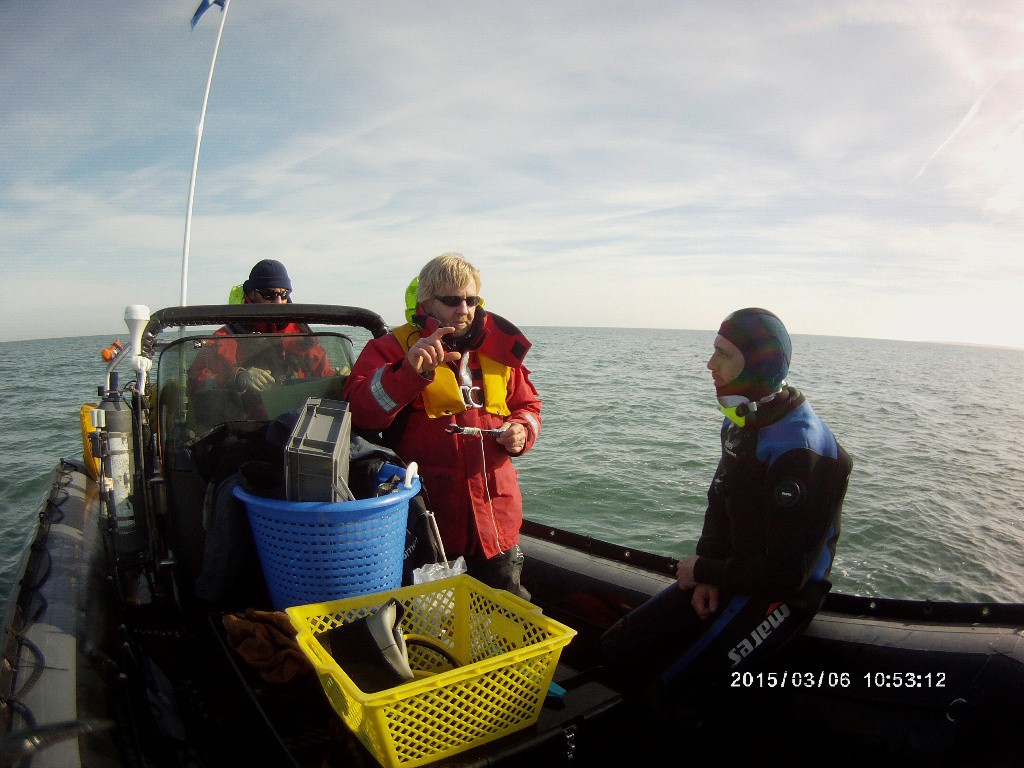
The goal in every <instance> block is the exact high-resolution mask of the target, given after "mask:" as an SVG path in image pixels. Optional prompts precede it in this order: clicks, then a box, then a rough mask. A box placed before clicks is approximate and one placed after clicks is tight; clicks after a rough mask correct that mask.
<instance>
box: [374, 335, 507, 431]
mask: <svg viewBox="0 0 1024 768" xmlns="http://www.w3.org/2000/svg"><path fill="white" fill-rule="evenodd" d="M391 333H393V334H394V336H395V338H396V339H398V343H399V344H401V345H402V349H403V350H404V351H405V352H406V353H407V354H408V352H409V347H411V346H412V345H413V344H415V343H416V342H417V341H418V340H419V338H420V335H421V334H422V333H423V329H422V328H420V327H419V326H418V325H416V324H414V323H406V324H405V325H403V326H401V327H400V328H396V329H395V330H393V331H392V332H391ZM477 357H478V358H479V359H480V370H481V371H482V372H483V377H484V382H483V383H484V410H485V411H487V412H488V413H493V414H494V415H496V416H508V415H509V414H511V413H512V411H510V410H509V408H508V403H507V402H506V399H507V396H508V380H509V378H511V376H512V369H511V368H509V367H508V366H507V365H503V364H502V363H499V362H497V361H496V360H492V359H491V358H489V357H488V356H487V355H480V354H478V355H477ZM420 396H421V397H422V398H423V406H424V408H425V409H426V411H427V416H429V417H430V418H432V419H436V418H438V417H439V416H451V415H453V414H456V413H462V412H463V411H465V410H466V409H467V406H466V403H465V401H464V400H463V399H462V390H461V389H460V388H459V380H458V379H457V378H455V371H453V370H452V369H451V368H450V367H449V366H447V365H439V366H438V367H437V369H436V370H435V371H434V380H433V381H432V382H430V384H428V385H427V388H426V389H424V390H423V392H421V393H420Z"/></svg>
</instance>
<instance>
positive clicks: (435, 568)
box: [412, 555, 466, 584]
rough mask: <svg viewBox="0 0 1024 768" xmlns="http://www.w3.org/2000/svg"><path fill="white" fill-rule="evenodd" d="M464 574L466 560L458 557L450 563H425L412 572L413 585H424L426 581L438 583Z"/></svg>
mask: <svg viewBox="0 0 1024 768" xmlns="http://www.w3.org/2000/svg"><path fill="white" fill-rule="evenodd" d="M465 572H466V558H464V557H463V556H462V555H459V556H458V557H457V558H455V560H454V561H453V562H451V563H449V562H447V561H446V562H443V563H427V564H426V565H421V566H420V567H419V568H416V569H415V570H414V571H413V572H412V583H413V584H426V583H427V582H428V581H440V580H441V579H447V578H448V577H449V576H458V575H459V574H460V573H465Z"/></svg>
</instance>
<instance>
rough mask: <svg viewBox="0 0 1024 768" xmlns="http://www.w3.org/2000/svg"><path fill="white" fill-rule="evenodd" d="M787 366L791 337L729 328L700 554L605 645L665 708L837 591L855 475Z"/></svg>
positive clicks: (717, 368)
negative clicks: (832, 574) (649, 681)
mask: <svg viewBox="0 0 1024 768" xmlns="http://www.w3.org/2000/svg"><path fill="white" fill-rule="evenodd" d="M791 355H792V343H791V341H790V338H789V334H788V332H787V331H786V328H785V326H784V325H783V324H782V321H781V320H779V318H778V317H776V316H775V315H774V314H772V313H771V312H769V311H767V310H764V309H758V308H749V309H741V310H739V311H737V312H733V313H732V314H730V315H729V316H728V317H727V318H726V319H725V320H724V321H723V322H722V325H721V328H720V329H719V331H718V336H717V337H716V338H715V341H714V353H713V354H712V355H711V358H710V360H708V364H707V367H708V369H709V370H710V371H711V374H712V378H713V379H714V383H715V391H716V394H717V396H718V402H719V406H720V408H721V410H722V412H723V413H724V414H725V419H724V420H723V424H722V433H721V440H722V457H721V460H720V461H719V464H718V469H717V470H716V472H715V476H714V479H713V480H712V482H711V487H710V489H709V490H708V507H707V511H706V513H705V516H704V527H703V530H702V532H701V536H700V540H699V541H698V542H697V547H696V554H695V555H693V556H691V557H688V558H686V559H684V560H681V561H680V562H679V563H678V565H677V568H676V577H677V583H676V584H675V585H673V586H672V587H669V588H668V589H666V590H664V591H663V592H661V593H659V594H657V595H655V596H654V597H652V598H651V599H650V600H649V601H648V602H646V603H644V604H643V605H642V606H640V607H639V608H637V609H636V610H634V611H632V612H631V613H629V614H627V615H626V616H624V617H623V618H622V619H620V620H619V622H618V623H616V624H615V625H614V626H613V627H612V628H611V629H609V630H608V631H607V632H606V633H605V635H604V636H603V637H602V646H603V649H604V652H605V655H606V656H607V658H608V659H609V660H610V661H612V662H617V663H620V664H623V665H626V666H627V667H631V668H634V669H635V668H639V669H641V670H644V671H647V672H654V673H655V675H656V676H655V681H654V682H655V685H656V692H657V693H658V694H659V695H660V696H661V697H663V700H664V701H666V702H671V701H678V700H679V699H680V697H681V696H684V695H686V696H689V695H692V694H695V693H698V692H699V691H701V690H703V689H705V688H706V686H708V685H710V684H713V683H715V682H720V681H723V680H725V679H727V678H728V675H729V673H730V672H731V671H734V670H737V669H743V668H744V667H746V666H747V665H749V664H750V663H752V662H754V661H756V660H758V659H760V658H762V657H764V656H765V655H766V654H767V653H769V652H771V651H772V650H774V649H777V648H778V647H779V646H780V645H782V644H783V643H785V642H786V641H788V640H790V639H792V638H793V637H794V636H795V635H797V634H798V633H799V632H800V631H802V630H803V629H804V628H805V627H806V626H807V624H808V623H809V622H810V620H811V618H813V616H814V614H815V613H816V612H817V610H818V609H819V608H820V607H821V604H822V602H823V601H824V599H825V595H826V594H827V593H828V591H829V589H830V588H831V583H830V582H829V580H828V576H829V571H830V569H831V566H832V560H833V558H834V556H835V547H836V541H837V539H838V538H839V525H840V516H841V511H842V503H843V498H844V496H845V494H846V488H847V481H848V479H849V475H850V471H851V469H852V466H853V463H852V461H851V459H850V457H849V456H848V455H847V453H846V451H844V450H843V448H842V446H840V445H839V443H838V442H837V441H836V439H835V437H834V436H833V435H832V432H831V431H830V430H829V428H828V427H827V426H826V425H825V423H824V422H823V421H822V420H821V419H820V418H818V416H817V415H816V414H815V413H814V411H813V410H812V409H811V406H810V403H808V402H807V400H806V399H805V398H804V396H803V395H802V394H801V393H800V392H799V391H797V390H796V389H794V388H793V387H790V386H787V385H786V382H785V377H786V374H787V373H788V371H789V362H790V358H791Z"/></svg>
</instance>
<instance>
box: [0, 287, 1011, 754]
mask: <svg viewBox="0 0 1024 768" xmlns="http://www.w3.org/2000/svg"><path fill="white" fill-rule="evenodd" d="M126 319H127V320H128V321H129V331H130V333H131V336H132V340H131V343H130V344H128V345H125V346H124V348H123V349H121V350H119V351H117V352H116V354H115V356H114V357H113V359H112V360H111V362H110V363H109V365H108V367H107V371H106V376H105V379H104V380H103V381H102V382H101V385H102V386H101V388H100V392H101V394H102V401H101V402H100V403H99V404H97V405H95V406H93V405H88V406H86V408H85V409H83V410H84V411H85V410H87V411H88V415H89V424H90V425H91V426H82V429H83V431H84V433H86V434H87V435H88V439H87V440H86V442H85V443H84V446H83V456H82V457H81V459H78V458H74V459H67V458H61V459H60V460H59V461H58V463H57V464H56V466H55V469H54V471H53V477H52V483H51V487H50V488H49V490H48V492H47V493H46V495H45V498H44V499H43V500H42V502H41V504H40V507H39V513H38V525H37V529H36V532H35V535H34V537H33V538H32V540H31V543H30V545H29V546H28V547H27V549H26V552H25V555H24V559H23V563H22V565H21V569H20V579H19V581H18V584H17V589H16V593H15V594H14V595H13V596H12V598H11V599H10V602H9V605H8V610H7V616H6V620H5V626H6V635H5V643H4V664H3V668H2V671H0V701H2V704H3V708H2V712H3V736H2V739H0V765H19V764H21V765H27V764H29V763H31V765H32V766H35V767H36V768H38V767H39V766H62V767H64V768H67V767H71V766H212V765H217V766H222V765H250V766H264V765H266V766H303V767H305V766H372V765H376V764H377V762H376V760H375V759H374V757H373V755H372V754H371V753H369V752H368V751H367V749H366V748H365V747H364V745H363V743H361V742H360V741H359V740H357V739H355V738H353V736H352V734H351V733H350V732H349V731H348V729H346V728H345V727H344V725H343V724H342V722H341V720H340V719H339V717H338V715H337V713H336V712H335V710H334V709H333V708H332V707H331V706H330V705H329V702H328V698H327V697H326V696H325V693H324V690H323V688H322V687H321V685H320V682H319V681H318V680H317V678H316V676H311V675H298V676H295V677H293V678H291V679H290V680H288V681H286V682H277V683H272V682H269V681H268V680H267V679H266V678H265V677H264V676H261V675H260V674H259V672H258V670H257V669H256V668H254V667H253V666H252V665H251V664H249V663H247V661H246V659H245V658H243V656H242V655H241V654H240V653H239V651H238V649H237V647H236V646H235V645H233V644H232V643H231V641H230V638H228V636H227V633H226V632H225V623H224V618H225V616H226V615H228V613H229V612H231V611H233V610H238V609H240V608H242V607H250V608H255V609H259V610H262V611H266V612H268V613H269V612H273V610H274V606H273V605H271V604H270V602H269V601H268V598H267V592H266V588H265V584H264V583H263V582H262V580H261V579H260V577H259V574H258V573H257V574H256V576H255V577H253V578H251V579H250V580H249V581H244V580H243V579H241V578H239V580H238V581H239V583H236V584H234V585H233V586H235V587H238V588H240V591H239V593H240V594H245V595H246V598H245V600H244V601H240V602H236V604H234V605H231V604H226V603H225V602H224V601H221V602H218V601H209V600H206V599H203V598H202V597H201V596H200V595H198V594H197V590H196V587H195V584H196V579H197V576H198V575H199V574H201V573H202V572H203V569H204V565H205V564H204V557H205V554H204V544H205V542H204V536H205V529H204V518H203V510H204V508H205V507H204V503H205V502H204V499H205V497H206V493H207V488H208V485H209V482H210V481H209V480H208V473H204V472H202V471H200V469H199V466H198V464H197V458H196V451H197V446H198V445H200V444H202V445H205V446H207V447H208V446H209V445H210V444H209V441H208V440H207V442H205V443H204V442H203V441H204V439H205V438H206V437H207V436H208V435H210V434H213V433H216V431H217V430H218V429H221V428H223V427H224V426H225V425H226V424H235V425H237V424H242V425H249V426H252V425H257V426H258V425H260V424H263V425H266V424H267V423H269V422H270V421H271V420H274V419H276V418H277V417H279V416H280V415H281V414H284V413H290V412H293V411H294V410H295V409H296V408H300V407H301V406H302V405H303V404H304V403H305V402H307V398H310V397H321V398H328V399H331V398H336V397H338V395H339V393H340V385H341V383H342V382H343V381H344V376H345V374H346V373H347V370H348V369H349V367H350V365H351V363H352V362H353V360H354V356H355V355H354V349H353V346H354V344H353V335H354V334H357V333H358V334H365V333H369V334H370V335H372V336H374V337H377V336H380V335H382V334H384V333H387V330H388V329H387V326H386V325H385V323H384V322H383V320H382V319H381V318H380V316H379V315H377V314H376V313H374V312H372V311H370V310H366V309H362V308H357V307H342V306H332V305H302V304H287V305H270V304H267V305H224V306H193V307H171V308H167V309H162V310H159V311H157V312H155V313H152V314H150V313H149V312H148V310H146V309H145V308H140V307H134V308H129V310H128V311H127V312H126ZM268 322H270V323H277V324H284V323H296V324H299V325H300V327H301V328H309V330H308V331H306V330H302V331H301V332H300V333H297V334H291V335H290V337H294V338H295V339H296V340H297V342H301V343H302V344H304V345H306V346H307V347H308V346H309V345H310V344H314V343H315V344H318V345H321V346H322V347H323V348H324V349H325V350H327V353H328V356H329V358H330V360H331V363H332V366H333V372H332V375H330V376H325V377H320V378H316V377H302V376H299V377H296V378H295V379H291V380H287V381H285V380H284V379H283V378H282V381H281V382H280V386H279V387H277V388H276V389H275V391H274V392H273V393H267V394H268V395H269V394H273V397H269V396H261V397H260V398H259V400H258V402H252V401H250V402H246V401H245V399H244V398H241V397H240V396H239V395H238V393H237V392H235V391H233V390H229V389H204V388H201V387H197V386H196V382H195V381H194V377H193V376H192V371H193V369H194V365H195V361H196V358H197V357H198V356H199V355H201V354H203V353H204V350H207V349H209V347H210V345H211V344H215V343H216V342H217V339H218V338H225V337H215V336H214V335H213V334H212V332H211V330H209V329H210V328H214V327H218V326H233V327H238V324H243V325H244V324H248V323H268ZM204 328H205V329H206V330H203V329H204ZM227 338H232V339H237V342H238V343H239V344H254V343H265V340H266V339H267V338H270V337H268V336H260V335H258V334H256V335H248V336H244V335H243V336H237V337H235V336H229V337H227ZM125 364H127V366H126V367H128V366H130V371H129V375H131V372H132V371H134V376H135V378H134V380H130V381H128V382H127V383H126V384H124V385H123V386H122V385H121V383H120V376H119V371H118V369H119V368H120V367H121V366H122V365H125ZM95 411H100V412H102V414H103V416H102V418H101V417H99V416H94V415H93V413H94V412H95ZM84 420H85V417H84V416H83V425H84V424H85V421H84ZM101 422H102V423H101ZM80 426H81V425H78V424H69V425H68V428H69V429H75V430H77V429H79V428H80ZM104 431H105V432H106V433H108V434H109V435H112V437H110V438H109V439H108V441H107V443H106V447H105V448H104V444H103V443H102V442H101V441H98V440H96V439H94V437H93V435H94V433H95V432H104ZM115 438H116V439H115ZM118 446H120V450H118ZM93 449H95V450H93ZM221 450H223V451H224V453H223V454H217V453H216V452H214V455H213V456H212V460H213V461H214V462H217V461H223V462H229V460H230V457H229V456H228V455H227V451H226V449H224V448H223V445H221ZM104 452H105V453H104ZM206 458H207V459H211V456H207V457H206ZM101 460H102V461H101ZM118 462H120V463H118ZM521 545H522V547H523V549H524V551H525V553H526V557H527V568H526V570H525V572H524V585H525V586H526V587H527V589H528V590H529V591H530V592H531V594H532V598H531V599H532V602H533V603H534V604H535V605H536V606H537V607H539V608H540V609H541V611H542V612H543V615H544V616H546V617H550V619H551V620H553V621H557V622H559V623H560V624H562V625H564V626H566V627H569V628H571V630H572V631H574V632H575V636H574V637H573V638H572V640H571V642H569V643H568V645H566V646H565V648H564V649H563V650H562V652H561V655H560V657H559V658H558V663H557V667H556V668H555V671H554V677H553V680H552V683H553V684H552V685H551V686H550V687H549V688H548V690H547V694H546V695H545V696H544V697H543V699H544V703H543V706H542V707H541V709H540V714H539V716H538V717H537V719H536V722H535V723H533V724H531V725H529V726H528V727H524V728H522V729H519V730H517V731H516V732H515V733H511V734H508V735H505V736H503V737H501V738H499V739H496V740H494V741H490V742H488V743H482V744H480V745H477V746H473V747H472V748H469V749H466V750H465V751H460V752H458V753H457V754H445V755H441V756H440V757H439V759H438V760H437V761H436V762H430V764H432V765H438V766H484V765H508V766H537V765H577V766H587V767H589V766H597V765H648V764H672V765H682V764H685V763H686V762H687V761H690V760H703V759H709V758H712V759H720V760H728V761H729V762H730V763H734V762H737V761H740V760H742V761H747V760H757V761H758V762H759V763H760V764H777V763H780V762H783V761H784V762H787V763H788V764H790V765H803V764H811V763H812V762H813V763H815V764H817V763H818V762H819V761H820V760H822V759H826V760H827V761H828V762H829V763H831V764H838V765H846V764H850V765H853V764H858V765H860V764H863V763H864V762H866V761H867V760H875V761H878V760H882V761H885V760H888V759H892V760H900V761H901V762H905V763H907V764H910V765H915V764H929V765H943V764H949V765H1020V764H1022V763H1024V735H1022V734H1024V728H1022V726H1024V604H995V603H991V604H989V603H985V604H978V603H971V604H964V603H936V602H928V601H907V600H894V599H881V598H874V597H861V596H855V595H843V594H830V595H829V596H828V598H827V600H826V603H825V605H824V608H823V609H822V610H821V611H820V612H819V614H818V615H817V616H816V617H815V619H814V620H813V622H812V623H811V624H810V626H809V628H808V629H807V631H806V632H805V633H804V634H803V635H802V636H801V637H800V638H798V639H797V640H795V641H794V642H792V643H791V644H789V645H788V646H787V647H785V648H784V649H782V650H781V651H779V652H778V653H776V654H775V655H774V656H771V657H769V658H767V659H765V660H764V661H763V662H762V663H761V664H760V665H759V666H755V667H752V668H750V669H748V670H746V671H744V672H742V673H736V674H734V675H733V676H732V677H731V678H730V679H729V680H725V681H722V683H721V684H720V685H719V686H718V687H717V688H715V689H713V690H711V691H708V692H707V694H706V696H705V697H704V698H703V699H702V701H701V702H700V704H699V706H696V707H690V706H688V707H685V708H672V707H664V706H663V707H655V706H653V705H652V703H651V701H650V700H649V699H648V698H647V697H646V696H644V695H643V692H642V690H639V691H638V687H637V686H636V685H635V684H633V681H630V680H624V679H623V677H622V675H621V674H618V673H617V671H616V670H615V669H613V668H611V667H609V665H607V664H606V663H605V662H604V660H603V659H602V657H601V653H600V647H599V638H600V636H601V633H602V632H603V631H604V630H605V629H607V628H608V627H609V626H610V625H611V624H612V623H613V622H614V621H616V620H617V619H618V618H619V617H620V616H622V615H623V614H624V613H626V612H627V611H629V610H630V609H632V608H634V607H636V606H638V605H640V604H641V603H643V602H644V601H646V600H647V599H649V598H650V597H651V596H652V595H654V594H656V593H657V592H659V591H661V590H663V589H665V588H667V587H670V586H671V585H672V583H673V573H674V565H675V564H674V561H673V560H671V559H670V558H667V557H663V556H659V555H654V554H650V553H645V552H641V551H636V550H634V549H629V548H624V547H621V546H618V545H615V544H614V543H610V542H604V541H600V540H596V539H593V538H591V537H589V536H586V535H585V534H582V533H578V532H571V531H566V530H561V529H558V528H554V527H550V526H546V525H544V524H542V523H539V522H536V521H529V520H527V521H526V522H525V523H524V528H523V536H522V542H521ZM414 737H415V735H414ZM655 761H657V763H655Z"/></svg>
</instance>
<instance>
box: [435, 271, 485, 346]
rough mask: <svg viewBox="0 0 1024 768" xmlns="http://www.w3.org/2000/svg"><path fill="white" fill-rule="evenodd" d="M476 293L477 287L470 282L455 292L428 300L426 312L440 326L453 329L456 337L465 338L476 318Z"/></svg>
mask: <svg viewBox="0 0 1024 768" xmlns="http://www.w3.org/2000/svg"><path fill="white" fill-rule="evenodd" d="M478 292H479V287H478V286H477V285H476V283H474V282H473V281H470V282H468V283H466V284H465V285H464V286H462V287H461V288H460V289H459V290H457V291H450V292H446V293H445V294H444V295H443V296H440V297H438V296H435V297H434V298H432V299H430V301H429V302H427V305H426V309H427V312H428V313H429V314H430V316H431V317H433V318H434V319H435V320H437V321H438V322H439V323H440V324H441V325H442V326H446V325H448V326H451V327H452V328H454V329H455V335H456V336H465V335H466V334H467V333H468V332H469V327H470V326H471V325H472V324H473V318H474V317H476V306H477V303H478ZM467 299H468V301H467ZM453 305H454V306H453Z"/></svg>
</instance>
